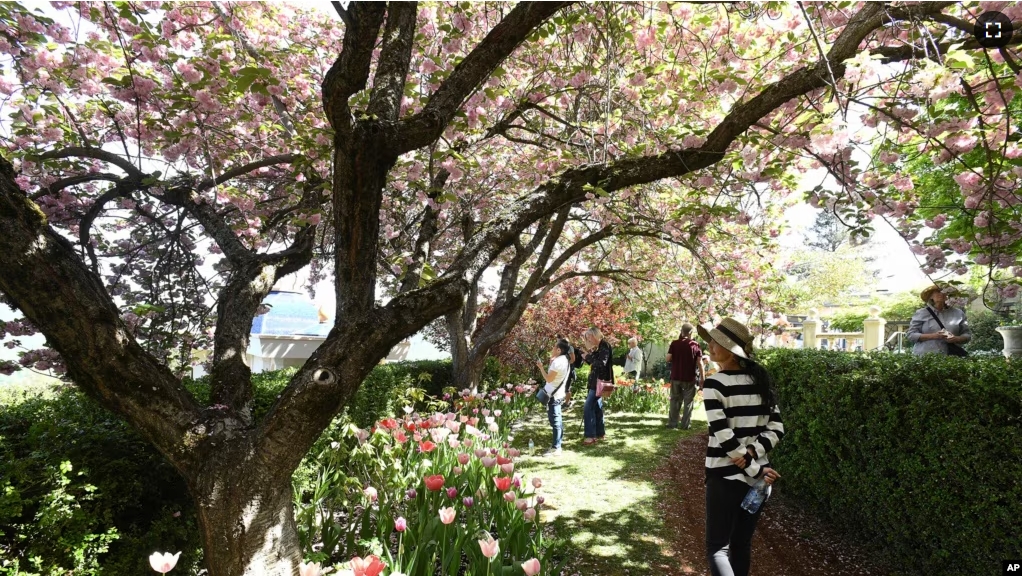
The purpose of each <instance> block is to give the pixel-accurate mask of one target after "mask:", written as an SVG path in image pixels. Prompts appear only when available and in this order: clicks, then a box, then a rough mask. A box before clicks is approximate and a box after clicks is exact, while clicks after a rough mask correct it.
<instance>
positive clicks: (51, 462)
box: [0, 361, 500, 576]
mask: <svg viewBox="0 0 1022 576" xmlns="http://www.w3.org/2000/svg"><path fill="white" fill-rule="evenodd" d="M294 372H295V369H294V368H290V369H286V370H281V371H278V372H265V373H261V374H256V375H254V376H253V378H252V380H253V384H254V394H255V396H254V410H253V412H254V415H255V417H256V418H259V417H261V416H262V415H264V414H265V413H266V411H267V410H269V408H270V407H271V406H272V405H273V402H274V401H275V400H276V398H277V395H278V394H279V393H280V391H281V390H282V389H283V388H284V387H285V386H286V385H287V382H288V381H289V380H290V378H291V376H292V375H293V374H294ZM424 373H425V374H429V377H428V379H425V378H424V379H422V380H421V383H420V375H422V374H424ZM451 374H452V371H451V363H450V362H449V361H447V362H444V361H421V362H396V363H392V364H382V365H380V366H378V367H377V368H376V369H374V370H373V371H372V373H371V374H370V375H369V376H368V377H367V378H366V380H365V382H363V384H362V386H361V387H360V388H359V392H358V394H356V396H355V398H354V400H353V401H352V402H351V404H349V405H348V407H347V408H346V409H345V412H344V413H342V415H341V416H339V417H338V419H337V420H335V422H334V425H340V424H342V423H344V422H345V421H347V420H348V419H350V420H351V421H353V422H354V423H356V425H358V426H362V427H366V426H369V425H370V424H372V423H373V422H375V421H377V420H378V419H379V418H381V417H383V416H385V415H388V414H392V413H393V410H394V409H395V408H396V407H397V405H396V404H395V403H394V402H395V400H396V399H397V397H398V396H399V395H400V393H402V392H403V391H404V389H405V388H406V387H407V386H410V385H412V384H415V385H418V386H421V387H424V388H426V389H427V391H428V393H430V394H432V395H439V394H441V391H442V389H443V388H444V387H447V386H450V385H451ZM499 376H500V374H499V367H498V366H496V365H495V364H494V363H488V365H487V371H486V373H485V374H484V378H488V379H489V381H490V382H497V381H498V378H499ZM185 385H186V387H187V388H188V389H189V391H191V392H192V394H194V395H195V396H196V398H197V399H198V400H199V401H200V402H203V403H208V398H209V387H208V385H207V384H206V382H205V381H202V380H199V381H189V382H186V384H185ZM2 400H3V402H0V404H4V403H6V405H2V406H0V470H2V471H3V473H2V474H0V575H7V574H18V573H20V574H32V573H41V574H47V575H49V574H65V573H73V574H75V575H76V576H82V575H92V574H97V575H100V574H101V575H117V576H119V575H122V574H123V575H129V574H146V573H151V570H152V569H151V568H150V567H149V564H148V557H149V554H151V553H152V552H153V551H154V550H160V551H172V552H176V551H178V550H181V551H182V552H183V553H182V555H181V559H180V561H179V562H178V566H177V568H175V572H180V573H181V574H195V573H196V572H197V571H198V569H199V567H200V565H201V562H202V552H201V546H200V541H199V535H198V529H197V521H196V517H195V511H194V508H193V506H192V502H191V498H190V496H189V495H188V492H187V488H186V486H185V483H184V481H183V480H182V479H181V477H180V476H179V475H178V474H177V472H176V471H175V470H174V469H173V467H171V466H170V464H168V463H167V462H166V461H165V460H164V459H163V457H162V456H161V455H160V454H159V453H158V452H157V451H156V450H155V449H154V448H152V447H151V446H149V445H148V444H147V443H146V442H145V441H143V440H142V439H141V438H140V437H139V436H138V435H137V434H136V433H135V432H134V431H133V430H131V429H130V428H129V427H128V425H127V424H125V423H124V422H123V421H121V420H120V419H119V418H117V417H115V416H114V415H112V414H110V413H109V412H107V411H106V410H104V409H103V408H100V407H99V406H98V405H97V404H96V403H95V402H93V401H92V400H90V399H88V398H87V397H85V395H84V394H82V393H81V392H79V391H78V390H77V389H75V388H73V387H67V388H65V389H63V390H61V391H59V392H56V393H55V394H54V395H53V396H52V397H40V396H24V397H21V398H15V397H12V396H11V395H4V397H3V398H2ZM65 463H66V464H65ZM313 472H314V470H310V469H309V466H307V465H306V464H303V465H302V467H300V468H299V470H297V471H296V473H295V478H294V482H295V483H296V485H298V486H300V485H302V483H303V482H307V481H308V480H309V475H310V474H311V473H313ZM175 514H176V515H175ZM111 529H112V530H111ZM31 557H37V558H38V559H39V560H38V563H35V564H33V563H32V562H31V561H29V560H28V559H29V558H31ZM15 560H17V561H18V565H17V566H15V564H14V562H15Z"/></svg>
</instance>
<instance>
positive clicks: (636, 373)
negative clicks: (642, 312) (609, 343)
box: [624, 336, 642, 381]
mask: <svg viewBox="0 0 1022 576" xmlns="http://www.w3.org/2000/svg"><path fill="white" fill-rule="evenodd" d="M628 348H629V349H628V355H627V356H625V370H624V372H625V375H626V376H629V377H631V378H632V379H633V380H636V381H638V379H639V377H640V376H642V348H639V340H638V339H637V338H635V337H634V336H633V337H631V338H629V339H628Z"/></svg>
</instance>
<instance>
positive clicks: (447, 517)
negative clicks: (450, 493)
mask: <svg viewBox="0 0 1022 576" xmlns="http://www.w3.org/2000/svg"><path fill="white" fill-rule="evenodd" d="M455 515H456V512H455V511H454V506H450V507H448V508H441V509H440V521H441V522H443V523H444V524H450V523H451V522H454V516H455Z"/></svg>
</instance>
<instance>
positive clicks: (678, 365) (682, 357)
mask: <svg viewBox="0 0 1022 576" xmlns="http://www.w3.org/2000/svg"><path fill="white" fill-rule="evenodd" d="M693 329H694V328H693V326H692V325H691V324H689V323H687V322H686V323H685V324H682V326H681V335H680V336H678V339H677V340H675V341H674V342H671V346H670V347H669V348H668V349H667V361H668V362H669V363H670V364H671V410H670V412H669V413H668V415H667V427H668V428H677V427H678V413H679V412H681V413H682V417H681V428H682V430H688V428H689V426H691V425H692V403H693V401H694V400H695V397H696V389H697V388H702V387H703V380H705V375H704V374H703V362H702V358H703V350H702V349H701V348H700V347H699V344H697V343H696V341H695V340H693V339H692V338H691V336H692V330H693ZM683 404H684V410H682V405H683Z"/></svg>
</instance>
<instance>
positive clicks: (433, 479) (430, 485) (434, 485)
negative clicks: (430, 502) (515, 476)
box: [424, 474, 510, 492]
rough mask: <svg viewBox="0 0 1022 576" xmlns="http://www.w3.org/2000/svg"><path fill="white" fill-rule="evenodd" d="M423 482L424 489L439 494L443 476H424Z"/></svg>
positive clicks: (442, 484)
mask: <svg viewBox="0 0 1022 576" xmlns="http://www.w3.org/2000/svg"><path fill="white" fill-rule="evenodd" d="M509 480H510V479H509ZM424 481H425V482H426V489H427V490H432V491H433V492H439V491H440V490H441V489H442V488H443V487H444V476H443V474H434V475H433V476H426V477H425V478H424ZM509 486H510V484H509Z"/></svg>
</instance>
